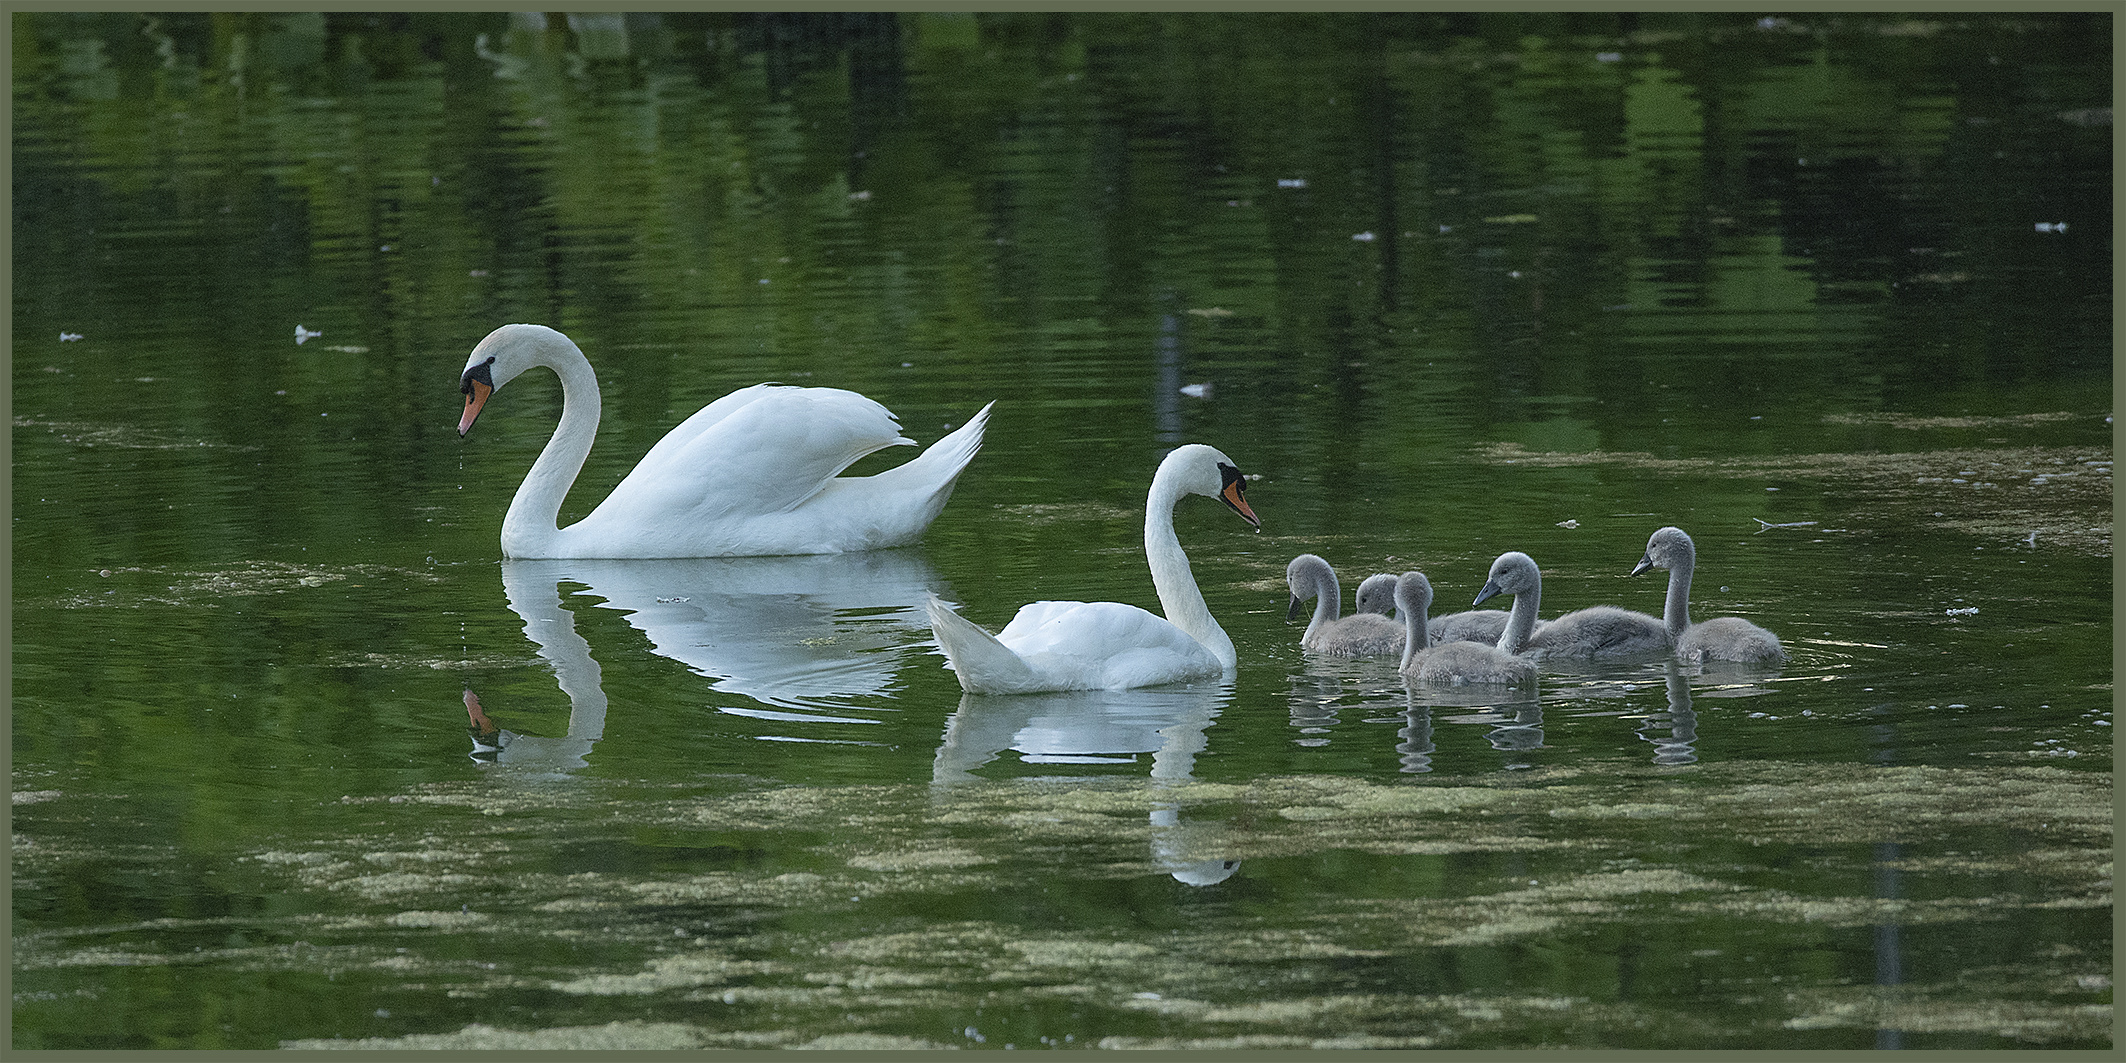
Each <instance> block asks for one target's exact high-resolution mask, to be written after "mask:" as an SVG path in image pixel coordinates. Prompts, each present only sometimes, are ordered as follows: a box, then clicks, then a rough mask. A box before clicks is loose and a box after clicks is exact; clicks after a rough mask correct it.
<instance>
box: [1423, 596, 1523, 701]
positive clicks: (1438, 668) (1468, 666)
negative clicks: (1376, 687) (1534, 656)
mask: <svg viewBox="0 0 2126 1063" xmlns="http://www.w3.org/2000/svg"><path fill="white" fill-rule="evenodd" d="M1395 608H1396V611H1397V612H1399V613H1401V614H1402V617H1403V623H1404V625H1405V626H1406V627H1407V628H1408V635H1407V636H1406V637H1407V639H1408V643H1407V646H1406V648H1405V649H1404V650H1403V664H1402V673H1403V677H1404V678H1405V679H1413V680H1416V681H1418V682H1421V683H1445V684H1450V685H1453V686H1460V685H1462V684H1465V683H1492V684H1498V685H1501V686H1525V685H1528V684H1531V683H1534V682H1535V662H1534V661H1531V660H1529V659H1528V658H1526V657H1517V656H1515V655H1513V654H1511V653H1508V652H1506V651H1505V650H1502V649H1499V648H1498V647H1497V646H1487V645H1485V644H1484V643H1481V642H1444V643H1438V644H1431V640H1430V637H1429V635H1428V634H1427V624H1426V619H1425V618H1426V614H1427V613H1429V612H1431V610H1432V581H1430V580H1428V579H1426V578H1425V574H1424V573H1422V572H1405V573H1403V574H1402V578H1401V579H1399V580H1397V581H1396V583H1395Z"/></svg>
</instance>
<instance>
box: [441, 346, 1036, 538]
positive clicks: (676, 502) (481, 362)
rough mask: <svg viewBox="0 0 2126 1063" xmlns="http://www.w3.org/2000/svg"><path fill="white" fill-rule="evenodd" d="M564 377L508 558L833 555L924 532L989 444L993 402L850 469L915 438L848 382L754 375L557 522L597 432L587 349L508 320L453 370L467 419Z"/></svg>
mask: <svg viewBox="0 0 2126 1063" xmlns="http://www.w3.org/2000/svg"><path fill="white" fill-rule="evenodd" d="M540 365H543V366H546V367H547V368H549V369H552V370H553V371H554V373H555V374H556V375H558V376H559V377H560V378H561V423H560V424H559V425H558V426H556V427H555V429H554V434H553V437H552V438H551V439H549V440H548V441H547V444H546V448H545V449H544V450H542V451H540V452H539V458H538V460H537V461H534V462H533V463H532V467H531V472H529V473H528V474H526V475H525V477H524V483H523V485H522V486H520V487H519V488H517V494H516V497H515V498H514V499H512V500H511V501H510V504H509V512H508V514H507V515H506V516H504V517H503V518H502V552H503V554H504V555H506V556H509V557H518V558H535V557H546V558H551V557H565V558H584V557H744V556H755V555H766V554H836V553H843V552H846V551H852V550H873V549H879V548H882V547H889V546H903V545H906V544H908V543H911V542H914V541H915V540H916V539H917V538H919V537H921V536H922V534H923V530H924V529H925V528H928V527H929V526H930V522H931V521H933V520H935V519H937V515H938V511H939V510H941V509H943V508H944V506H945V500H946V499H948V498H950V497H951V496H952V488H953V485H954V484H955V483H956V482H958V480H959V476H960V473H961V472H962V471H964V470H965V469H966V468H967V463H968V462H969V461H971V460H973V458H974V455H975V452H976V451H978V450H980V449H981V447H982V432H983V428H984V426H985V425H986V424H987V423H988V421H989V411H990V408H991V407H992V406H994V405H995V404H994V403H991V404H990V405H988V406H984V407H982V409H981V411H980V412H979V413H976V414H975V415H974V416H973V417H972V418H969V419H968V421H967V423H966V424H965V425H962V426H961V427H960V428H959V430H957V431H955V432H953V433H951V434H950V435H947V436H945V437H944V438H943V439H940V440H938V441H937V442H936V443H934V444H932V445H931V446H930V447H929V449H927V450H925V451H923V452H922V453H921V454H918V455H916V456H915V458H914V459H913V460H911V461H909V462H908V463H907V464H904V465H900V466H898V467H895V468H892V469H888V470H886V471H884V472H881V473H879V474H877V475H875V476H840V475H838V474H839V473H840V472H841V471H842V470H843V469H846V468H848V467H849V465H850V464H851V463H852V462H854V461H856V460H857V459H858V458H861V457H863V456H864V455H866V454H870V453H871V452H873V451H876V450H881V449H884V448H886V447H892V446H914V445H915V441H914V440H912V439H908V438H906V437H904V436H902V435H901V434H900V428H899V426H898V424H897V423H896V422H895V419H894V416H893V414H892V413H891V412H890V411H888V410H887V409H886V408H885V407H884V406H881V405H879V404H878V403H876V402H873V401H872V400H870V399H867V398H865V397H864V396H862V395H859V394H857V393H855V392H853V391H843V390H841V389H839V388H801V387H790V386H787V385H781V384H755V385H754V386H752V387H749V388H741V389H739V390H737V391H734V392H732V393H730V394H729V395H725V396H724V397H723V398H720V399H717V400H716V401H715V402H712V403H709V404H708V405H707V406H704V407H702V408H701V410H700V411H699V412H697V413H695V414H694V415H693V416H692V417H689V418H687V419H686V420H685V421H683V422H681V423H680V424H679V426H678V427H677V428H674V429H672V431H671V432H670V433H669V434H667V435H666V436H665V437H664V438H663V439H661V440H659V441H658V442H657V445H656V446H653V447H651V448H650V450H649V453H647V454H644V455H643V456H642V460H641V461H640V462H638V463H636V465H635V468H634V469H633V471H631V472H629V473H628V474H627V476H626V477H625V478H623V479H622V480H621V481H620V485H619V486H617V487H615V488H613V492H612V494H610V495H608V496H606V499H605V501H603V502H601V503H599V504H598V507H597V508H596V509H594V510H592V511H591V513H590V515H589V516H587V517H584V518H583V519H582V520H579V521H577V522H575V523H574V524H571V525H569V526H568V527H566V528H560V527H556V523H557V521H558V518H559V515H560V512H561V500H562V499H563V498H564V497H565V496H566V495H567V494H568V490H569V486H570V485H571V484H573V483H574V482H575V479H576V474H577V473H579V472H581V471H582V470H583V460H584V458H585V457H587V456H588V455H589V454H590V450H591V443H592V441H593V439H594V438H595V437H596V436H597V434H598V417H599V396H598V377H597V374H596V373H595V372H593V371H592V369H591V363H590V360H589V359H588V358H585V357H584V355H583V351H582V349H581V348H579V347H577V346H576V344H575V343H574V342H573V341H571V340H570V339H569V338H568V337H567V336H564V335H562V334H561V333H559V332H557V331H555V330H553V329H550V328H547V327H546V326H544V325H504V326H502V327H501V328H498V329H496V330H494V331H493V332H490V333H488V334H487V338H485V339H483V340H481V341H480V343H479V345H478V346H476V347H474V348H473V350H472V355H471V356H470V357H469V358H467V359H466V360H465V371H464V372H463V373H462V374H461V375H460V377H459V381H458V388H459V390H460V391H461V392H462V393H464V395H465V412H464V415H463V416H462V417H460V418H459V420H458V435H459V436H461V437H462V436H464V435H465V434H466V433H467V432H470V431H471V430H472V424H473V421H474V420H475V419H476V418H478V417H479V416H480V411H481V410H482V409H483V408H485V406H486V404H487V400H488V399H489V398H490V397H491V396H493V395H494V393H495V392H497V391H499V390H501V388H502V386H503V385H504V384H507V383H508V382H509V381H511V380H513V379H515V378H516V376H517V375H518V374H519V373H522V372H523V371H525V370H526V369H530V368H531V367H533V366H540Z"/></svg>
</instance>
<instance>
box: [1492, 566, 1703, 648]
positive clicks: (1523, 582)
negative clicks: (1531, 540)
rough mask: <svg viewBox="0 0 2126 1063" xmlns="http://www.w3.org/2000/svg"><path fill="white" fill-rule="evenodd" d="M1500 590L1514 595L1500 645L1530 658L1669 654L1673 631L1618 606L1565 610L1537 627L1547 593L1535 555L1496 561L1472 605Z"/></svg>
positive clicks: (1656, 621) (1500, 636) (1502, 592)
mask: <svg viewBox="0 0 2126 1063" xmlns="http://www.w3.org/2000/svg"><path fill="white" fill-rule="evenodd" d="M1500 594H1510V595H1512V596H1513V612H1512V613H1511V614H1510V615H1509V616H1508V619H1507V623H1506V630H1505V631H1504V632H1502V633H1501V634H1500V635H1499V641H1498V648H1499V649H1501V650H1504V651H1506V652H1507V653H1518V654H1523V655H1526V656H1529V657H1536V658H1547V657H1590V658H1591V657H1630V656H1637V655H1640V654H1650V653H1666V652H1668V649H1669V646H1670V643H1669V638H1668V630H1667V629H1666V628H1665V627H1664V626H1662V623H1661V621H1659V620H1656V619H1654V618H1653V617H1650V616H1647V615H1646V614H1645V613H1634V612H1632V611H1630V610H1628V609H1619V608H1617V607H1616V606H1614V605H1596V606H1590V607H1588V608H1586V609H1581V610H1578V611H1577V612H1571V613H1566V614H1565V615H1564V616H1561V617H1558V618H1557V619H1555V620H1552V621H1550V622H1549V623H1547V624H1544V625H1543V626H1542V630H1540V631H1538V630H1536V619H1535V614H1536V610H1537V609H1538V608H1539V607H1540V605H1541V603H1542V598H1543V574H1542V571H1541V570H1540V569H1537V568H1536V565H1535V561H1534V559H1532V558H1530V557H1529V556H1528V555H1527V554H1524V553H1521V552H1520V551H1518V550H1509V551H1507V552H1506V553H1503V554H1500V555H1499V557H1498V560H1496V561H1493V562H1492V563H1491V575H1490V578H1489V579H1487V580H1485V581H1484V588H1483V590H1482V591H1480V592H1478V593H1477V596H1476V601H1475V603H1473V604H1477V605H1482V604H1483V603H1484V602H1485V601H1488V600H1489V599H1491V598H1492V597H1494V596H1496V595H1500Z"/></svg>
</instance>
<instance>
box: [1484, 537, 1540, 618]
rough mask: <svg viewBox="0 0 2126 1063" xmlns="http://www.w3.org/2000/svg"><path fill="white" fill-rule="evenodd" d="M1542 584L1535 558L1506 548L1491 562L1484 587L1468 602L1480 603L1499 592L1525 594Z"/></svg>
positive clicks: (1497, 594)
mask: <svg viewBox="0 0 2126 1063" xmlns="http://www.w3.org/2000/svg"><path fill="white" fill-rule="evenodd" d="M1542 585H1543V573H1542V571H1541V570H1540V569H1538V568H1536V567H1535V559H1534V558H1532V557H1529V556H1528V555H1527V554H1524V553H1522V552H1520V551H1519V550H1508V551H1506V552H1505V553H1503V554H1500V555H1499V559H1498V560H1496V561H1493V562H1492V563H1491V578H1489V579H1487V580H1485V581H1484V589H1483V590H1480V591H1478V592H1476V601H1473V602H1471V603H1469V604H1471V605H1482V604H1484V603H1485V602H1487V601H1490V600H1491V599H1493V598H1496V597H1498V596H1499V595H1501V594H1526V593H1528V592H1529V591H1531V590H1535V589H1537V588H1539V587H1541V586H1542Z"/></svg>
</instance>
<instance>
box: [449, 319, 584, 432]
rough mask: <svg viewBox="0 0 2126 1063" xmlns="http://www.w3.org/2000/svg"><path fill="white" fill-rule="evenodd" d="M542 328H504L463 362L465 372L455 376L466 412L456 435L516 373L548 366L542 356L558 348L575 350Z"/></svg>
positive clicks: (468, 427)
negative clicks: (533, 367) (463, 397)
mask: <svg viewBox="0 0 2126 1063" xmlns="http://www.w3.org/2000/svg"><path fill="white" fill-rule="evenodd" d="M574 346H575V344H573V343H570V342H569V339H568V337H567V336H563V335H562V334H560V333H559V332H556V331H554V330H553V329H550V328H547V327H546V326H545V325H504V326H502V327H501V328H498V329H496V330H494V331H493V332H490V333H488V334H487V338H486V339H483V340H481V341H480V343H479V345H478V346H476V347H474V348H473V349H472V354H471V355H469V356H467V357H466V359H465V372H464V373H462V374H460V375H459V376H458V390H459V391H460V392H463V393H464V395H465V413H464V415H463V416H461V417H459V418H458V435H460V436H463V435H464V434H465V433H467V432H470V431H472V423H473V421H474V420H476V419H477V418H478V417H479V416H480V408H481V407H483V406H485V405H487V397H488V396H489V395H492V394H494V393H495V392H497V391H500V390H502V385H504V384H507V383H509V382H510V381H511V380H514V379H516V376H517V374H518V373H521V372H523V371H525V370H526V369H530V368H531V367H532V366H535V365H551V364H552V363H551V362H549V361H547V360H546V358H545V357H542V354H543V353H544V352H546V351H549V350H552V349H555V348H557V347H574Z"/></svg>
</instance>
